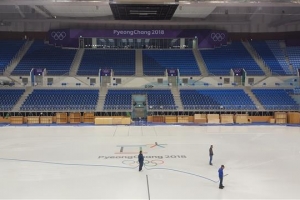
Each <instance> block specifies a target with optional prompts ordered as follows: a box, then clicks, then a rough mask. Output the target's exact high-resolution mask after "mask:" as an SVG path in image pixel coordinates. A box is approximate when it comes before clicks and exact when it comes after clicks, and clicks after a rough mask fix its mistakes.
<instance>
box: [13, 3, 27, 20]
mask: <svg viewBox="0 0 300 200" xmlns="http://www.w3.org/2000/svg"><path fill="white" fill-rule="evenodd" d="M15 8H16V10H17V11H18V12H19V14H20V15H21V17H22V18H23V19H24V18H25V17H26V16H25V14H24V13H23V12H22V10H21V9H20V6H18V5H15Z"/></svg>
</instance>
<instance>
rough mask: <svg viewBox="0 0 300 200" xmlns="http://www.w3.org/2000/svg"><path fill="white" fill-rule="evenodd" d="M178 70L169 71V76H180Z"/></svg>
mask: <svg viewBox="0 0 300 200" xmlns="http://www.w3.org/2000/svg"><path fill="white" fill-rule="evenodd" d="M177 72H178V70H177V69H167V73H168V76H178V73H177Z"/></svg>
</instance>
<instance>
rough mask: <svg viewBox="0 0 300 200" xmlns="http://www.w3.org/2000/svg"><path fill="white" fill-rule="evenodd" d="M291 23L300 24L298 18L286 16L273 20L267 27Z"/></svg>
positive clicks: (299, 18)
mask: <svg viewBox="0 0 300 200" xmlns="http://www.w3.org/2000/svg"><path fill="white" fill-rule="evenodd" d="M291 23H300V16H299V15H297V16H286V17H284V18H282V19H274V20H273V21H272V22H270V23H269V25H268V26H269V27H273V28H274V27H278V26H282V25H286V24H291Z"/></svg>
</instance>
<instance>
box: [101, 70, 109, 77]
mask: <svg viewBox="0 0 300 200" xmlns="http://www.w3.org/2000/svg"><path fill="white" fill-rule="evenodd" d="M100 76H111V69H101V72H100Z"/></svg>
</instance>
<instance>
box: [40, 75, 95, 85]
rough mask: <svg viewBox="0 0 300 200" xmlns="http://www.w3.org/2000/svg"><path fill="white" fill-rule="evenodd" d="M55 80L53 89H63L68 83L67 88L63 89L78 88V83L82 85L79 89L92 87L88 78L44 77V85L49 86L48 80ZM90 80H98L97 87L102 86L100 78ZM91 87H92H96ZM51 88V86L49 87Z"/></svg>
mask: <svg viewBox="0 0 300 200" xmlns="http://www.w3.org/2000/svg"><path fill="white" fill-rule="evenodd" d="M48 78H53V84H52V86H53V87H61V86H62V85H61V84H62V83H67V85H66V86H63V87H76V83H80V84H81V86H78V87H87V86H90V80H89V79H87V77H76V78H74V77H62V76H44V78H43V84H44V86H47V79H48ZM90 78H96V85H95V86H100V78H99V77H90ZM95 86H91V87H95ZM49 87H51V86H49Z"/></svg>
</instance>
